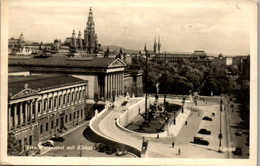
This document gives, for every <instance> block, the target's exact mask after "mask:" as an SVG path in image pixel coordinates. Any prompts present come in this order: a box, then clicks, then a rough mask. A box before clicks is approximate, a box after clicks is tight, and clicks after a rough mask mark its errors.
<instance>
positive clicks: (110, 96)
mask: <svg viewBox="0 0 260 166" xmlns="http://www.w3.org/2000/svg"><path fill="white" fill-rule="evenodd" d="M112 78H113V77H112V73H110V95H109V98H110V99H111V98H112V88H113V84H112Z"/></svg>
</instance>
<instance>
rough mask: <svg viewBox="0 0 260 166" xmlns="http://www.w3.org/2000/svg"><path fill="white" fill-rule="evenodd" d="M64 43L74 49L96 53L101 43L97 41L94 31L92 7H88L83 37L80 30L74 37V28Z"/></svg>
mask: <svg viewBox="0 0 260 166" xmlns="http://www.w3.org/2000/svg"><path fill="white" fill-rule="evenodd" d="M65 43H67V45H69V46H70V48H72V49H74V50H84V51H86V52H88V53H98V52H99V51H100V47H101V44H99V43H98V39H97V34H96V33H95V23H94V18H93V12H92V8H91V7H90V9H89V15H88V21H87V24H86V29H85V30H84V38H83V39H82V35H81V31H79V33H78V37H76V33H75V30H73V32H72V37H71V38H67V39H66V40H65Z"/></svg>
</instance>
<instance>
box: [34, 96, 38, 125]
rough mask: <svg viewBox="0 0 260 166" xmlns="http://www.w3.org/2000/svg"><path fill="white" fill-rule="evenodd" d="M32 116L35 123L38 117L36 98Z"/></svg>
mask: <svg viewBox="0 0 260 166" xmlns="http://www.w3.org/2000/svg"><path fill="white" fill-rule="evenodd" d="M34 118H35V122H36V123H37V119H38V100H36V102H35V112H34Z"/></svg>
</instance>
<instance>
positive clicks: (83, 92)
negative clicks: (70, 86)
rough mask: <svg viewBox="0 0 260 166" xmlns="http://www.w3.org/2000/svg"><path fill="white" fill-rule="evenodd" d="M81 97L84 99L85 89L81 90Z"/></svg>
mask: <svg viewBox="0 0 260 166" xmlns="http://www.w3.org/2000/svg"><path fill="white" fill-rule="evenodd" d="M82 97H83V99H85V90H83V91H82Z"/></svg>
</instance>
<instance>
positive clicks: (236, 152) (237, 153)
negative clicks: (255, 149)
mask: <svg viewBox="0 0 260 166" xmlns="http://www.w3.org/2000/svg"><path fill="white" fill-rule="evenodd" d="M233 153H234V154H235V155H240V156H241V155H242V148H241V147H236V149H235V150H234V151H233Z"/></svg>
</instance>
